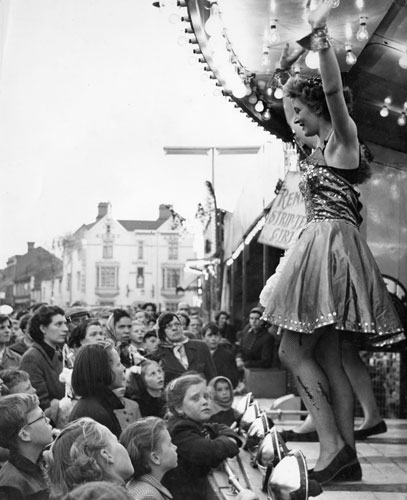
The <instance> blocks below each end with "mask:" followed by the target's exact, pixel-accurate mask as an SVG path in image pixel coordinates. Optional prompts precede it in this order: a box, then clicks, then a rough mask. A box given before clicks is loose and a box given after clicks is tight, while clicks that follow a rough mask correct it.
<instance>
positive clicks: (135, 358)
mask: <svg viewBox="0 0 407 500" xmlns="http://www.w3.org/2000/svg"><path fill="white" fill-rule="evenodd" d="M143 313H144V311H143ZM145 333H146V327H145V324H144V323H142V322H141V321H138V320H136V321H133V323H132V328H131V332H130V343H129V346H128V348H129V358H130V363H131V365H132V366H138V365H140V363H141V362H142V361H144V359H145V358H144V355H145V350H144V346H143V340H144V335H145Z"/></svg>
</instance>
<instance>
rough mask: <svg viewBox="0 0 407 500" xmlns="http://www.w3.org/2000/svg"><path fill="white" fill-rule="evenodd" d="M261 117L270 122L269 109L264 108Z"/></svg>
mask: <svg viewBox="0 0 407 500" xmlns="http://www.w3.org/2000/svg"><path fill="white" fill-rule="evenodd" d="M261 117H262V118H263V120H266V121H267V120H270V118H271V113H270V108H266V109H265V111H264V113H262V115H261Z"/></svg>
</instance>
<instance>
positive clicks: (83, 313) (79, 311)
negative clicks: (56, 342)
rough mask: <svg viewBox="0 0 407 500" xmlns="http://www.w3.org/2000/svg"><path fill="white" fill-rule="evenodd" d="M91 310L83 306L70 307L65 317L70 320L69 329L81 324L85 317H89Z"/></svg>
mask: <svg viewBox="0 0 407 500" xmlns="http://www.w3.org/2000/svg"><path fill="white" fill-rule="evenodd" d="M90 317H91V316H90V312H89V311H88V310H87V309H86V308H85V307H83V306H72V307H68V309H67V310H66V312H65V318H66V320H67V322H68V328H69V331H70V332H72V330H73V329H74V328H75V327H77V326H78V325H80V324H81V323H82V321H84V320H85V319H89V318H90Z"/></svg>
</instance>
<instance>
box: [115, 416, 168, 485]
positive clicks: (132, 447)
mask: <svg viewBox="0 0 407 500" xmlns="http://www.w3.org/2000/svg"><path fill="white" fill-rule="evenodd" d="M166 428H167V427H166V425H165V422H164V420H162V419H161V418H158V417H146V418H141V419H139V420H137V421H136V422H133V423H132V424H130V425H129V426H127V427H126V429H125V430H124V431H123V432H122V434H121V436H120V442H121V444H122V445H123V446H124V447H125V448H126V450H127V453H128V454H129V456H130V460H131V463H132V464H133V468H134V474H133V478H134V479H137V478H138V477H140V476H142V475H143V474H148V473H149V472H151V467H150V464H149V455H150V453H152V452H153V451H155V450H157V448H158V446H159V444H160V438H161V433H162V431H163V430H164V429H166Z"/></svg>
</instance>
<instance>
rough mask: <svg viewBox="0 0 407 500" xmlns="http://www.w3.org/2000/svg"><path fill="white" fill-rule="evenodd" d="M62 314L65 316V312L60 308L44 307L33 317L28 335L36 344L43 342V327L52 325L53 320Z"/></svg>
mask: <svg viewBox="0 0 407 500" xmlns="http://www.w3.org/2000/svg"><path fill="white" fill-rule="evenodd" d="M57 314H60V315H61V316H65V312H64V310H63V309H61V308H60V307H58V306H42V307H41V308H40V309H38V311H37V312H36V313H35V314H34V315H33V316H32V318H31V320H30V324H29V327H28V333H29V334H30V337H31V338H32V339H33V340H35V342H42V341H43V340H44V333H43V331H42V330H41V326H48V325H50V324H51V323H52V318H53V317H54V316H56V315H57Z"/></svg>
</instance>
